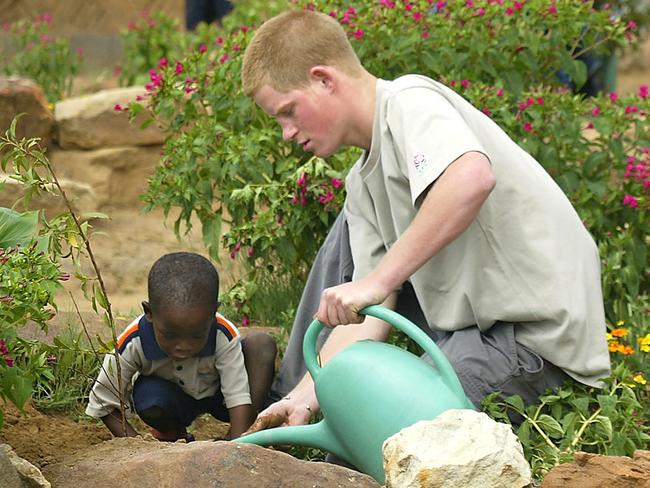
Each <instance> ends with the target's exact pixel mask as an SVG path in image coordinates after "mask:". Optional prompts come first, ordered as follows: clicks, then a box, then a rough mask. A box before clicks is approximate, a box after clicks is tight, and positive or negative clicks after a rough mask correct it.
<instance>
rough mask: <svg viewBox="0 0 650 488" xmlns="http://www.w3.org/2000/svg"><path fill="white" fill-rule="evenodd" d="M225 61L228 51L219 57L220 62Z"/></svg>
mask: <svg viewBox="0 0 650 488" xmlns="http://www.w3.org/2000/svg"><path fill="white" fill-rule="evenodd" d="M226 61H228V53H226V54H224V55H223V56H221V57H220V58H219V63H221V64H223V63H225V62H226Z"/></svg>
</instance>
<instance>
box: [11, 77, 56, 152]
mask: <svg viewBox="0 0 650 488" xmlns="http://www.w3.org/2000/svg"><path fill="white" fill-rule="evenodd" d="M19 113H25V114H26V115H24V116H23V117H22V118H21V119H20V121H19V122H18V124H17V126H16V136H17V138H18V139H22V138H23V137H26V138H32V137H39V138H40V139H41V145H42V146H43V147H45V146H47V144H48V143H49V140H50V133H51V131H52V125H53V124H54V115H53V114H52V111H51V110H50V109H49V107H48V103H47V100H46V98H45V95H44V94H43V90H42V89H41V88H40V87H39V86H38V85H37V84H36V83H34V82H33V81H32V80H30V79H27V78H21V77H18V76H9V77H0V133H2V134H3V135H4V133H5V132H6V131H7V129H9V126H10V125H11V121H12V120H13V118H14V117H15V116H16V115H17V114H19Z"/></svg>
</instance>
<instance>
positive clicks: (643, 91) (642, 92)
mask: <svg viewBox="0 0 650 488" xmlns="http://www.w3.org/2000/svg"><path fill="white" fill-rule="evenodd" d="M639 97H641V98H648V85H641V86H640V87H639Z"/></svg>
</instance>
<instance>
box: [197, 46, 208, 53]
mask: <svg viewBox="0 0 650 488" xmlns="http://www.w3.org/2000/svg"><path fill="white" fill-rule="evenodd" d="M207 50H208V46H206V45H205V44H201V45H200V46H199V52H200V53H201V54H203V53H204V52H206V51H207Z"/></svg>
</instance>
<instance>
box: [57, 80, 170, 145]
mask: <svg viewBox="0 0 650 488" xmlns="http://www.w3.org/2000/svg"><path fill="white" fill-rule="evenodd" d="M143 93H144V88H141V87H137V86H135V87H130V88H114V89H111V90H103V91H100V92H97V93H95V94H93V95H87V96H82V97H77V98H68V99H67V100H63V101H61V102H58V103H57V104H56V105H55V108H54V117H55V120H56V130H55V133H56V135H57V140H58V143H59V146H60V147H61V148H63V149H96V148H99V147H113V146H148V145H153V144H162V142H163V140H164V133H163V132H162V131H161V130H160V129H158V128H157V127H156V126H155V125H154V124H152V125H150V126H149V127H147V128H146V129H144V130H142V129H140V125H141V124H142V123H143V122H144V121H145V120H146V119H147V116H146V115H145V114H144V113H142V114H139V115H138V117H136V119H135V120H134V121H133V123H130V122H129V115H128V112H126V111H118V110H115V105H120V106H121V107H125V106H127V105H128V104H129V102H132V101H135V98H136V97H137V96H138V95H142V94H143Z"/></svg>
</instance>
